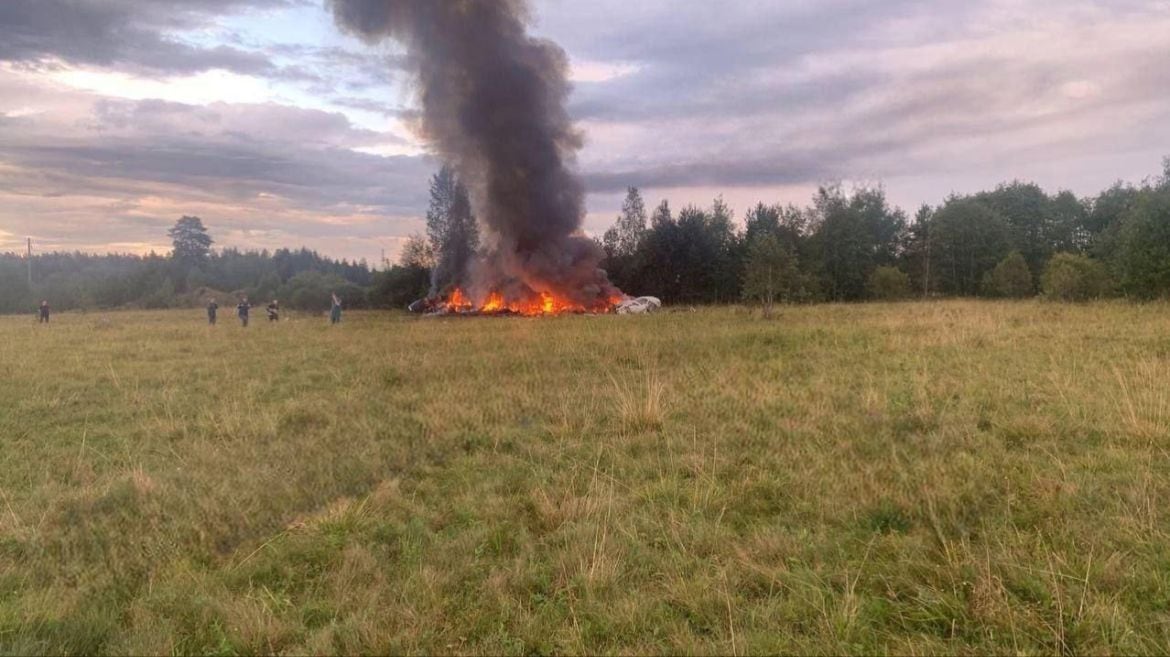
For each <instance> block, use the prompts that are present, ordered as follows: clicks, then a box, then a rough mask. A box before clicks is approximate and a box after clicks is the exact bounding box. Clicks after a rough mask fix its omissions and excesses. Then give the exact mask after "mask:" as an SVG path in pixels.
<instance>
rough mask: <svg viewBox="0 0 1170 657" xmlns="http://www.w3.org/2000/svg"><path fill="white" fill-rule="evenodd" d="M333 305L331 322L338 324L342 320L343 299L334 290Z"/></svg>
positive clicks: (330, 314) (330, 313) (330, 311)
mask: <svg viewBox="0 0 1170 657" xmlns="http://www.w3.org/2000/svg"><path fill="white" fill-rule="evenodd" d="M332 294H333V307H332V308H330V309H329V323H330V324H337V323H339V322H340V321H341V299H339V298H338V297H337V293H336V292H333V293H332Z"/></svg>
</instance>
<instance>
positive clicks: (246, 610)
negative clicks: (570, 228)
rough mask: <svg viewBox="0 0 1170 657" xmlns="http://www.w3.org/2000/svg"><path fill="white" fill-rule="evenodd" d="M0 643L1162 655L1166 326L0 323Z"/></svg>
mask: <svg viewBox="0 0 1170 657" xmlns="http://www.w3.org/2000/svg"><path fill="white" fill-rule="evenodd" d="M0 363H2V364H3V367H4V370H5V376H4V377H3V378H0V436H2V439H3V450H2V451H0V454H2V456H0V458H2V460H3V462H2V464H0V465H2V467H0V490H2V491H3V498H2V500H0V502H2V508H0V557H2V558H0V650H2V651H3V652H19V653H50V654H67V653H71V654H81V653H133V654H161V653H176V654H196V653H199V654H207V653H215V654H248V653H275V652H284V653H304V652H342V653H356V652H366V653H371V652H372V653H386V652H409V653H424V652H426V653H429V652H455V653H493V654H494V653H505V654H528V653H553V652H567V653H586V652H588V653H598V652H608V653H615V652H622V653H667V652H669V653H680V652H684V653H708V654H711V653H718V654H743V653H765V652H799V653H820V654H829V653H833V654H836V653H874V652H882V653H889V652H892V653H927V652H929V653H970V652H980V653H1008V652H1011V653H1064V654H1072V653H1110V652H1112V653H1165V652H1167V651H1170V635H1168V632H1170V611H1168V607H1167V604H1166V601H1167V600H1168V599H1170V570H1168V569H1167V568H1166V564H1167V563H1170V541H1168V540H1167V533H1168V532H1170V516H1168V512H1167V510H1166V505H1165V503H1164V501H1165V500H1166V499H1168V495H1170V461H1168V460H1167V458H1166V453H1165V446H1166V441H1167V439H1170V392H1168V391H1170V307H1167V306H1166V305H1159V304H1151V305H1145V306H1136V305H1125V304H1101V303H1097V304H1088V305H1079V306H1062V305H1056V304H1046V303H1041V302H1024V303H979V302H940V303H894V304H880V305H825V306H808V307H799V308H785V309H782V310H780V311H779V312H778V316H777V318H776V319H775V320H772V321H762V320H760V319H759V318H758V317H757V316H755V315H752V314H750V313H748V312H747V311H744V310H737V309H718V310H714V309H713V310H701V311H699V312H697V313H663V314H659V315H653V316H645V317H564V318H556V319H536V320H521V319H506V318H494V319H493V318H480V319H464V320H456V319H452V320H441V319H424V320H420V319H416V318H410V317H406V316H401V315H392V314H351V315H350V316H348V317H347V319H346V322H345V323H344V324H343V325H341V326H339V327H336V329H335V330H331V329H330V328H329V327H328V326H326V325H325V324H324V323H323V322H322V321H321V320H319V319H317V318H294V319H293V320H292V321H287V322H282V323H280V324H279V325H275V326H270V325H266V324H263V323H260V322H256V323H255V325H253V326H252V327H251V328H249V329H248V330H243V329H241V328H239V327H238V326H237V325H235V324H233V323H231V322H226V321H225V322H222V323H221V325H220V326H219V327H218V328H215V329H209V328H208V327H206V326H203V325H202V323H201V316H200V313H198V312H163V313H125V314H108V315H62V316H59V317H55V318H54V323H53V324H52V325H50V326H47V327H38V326H36V325H35V324H33V323H31V322H29V321H28V319H27V318H3V319H0Z"/></svg>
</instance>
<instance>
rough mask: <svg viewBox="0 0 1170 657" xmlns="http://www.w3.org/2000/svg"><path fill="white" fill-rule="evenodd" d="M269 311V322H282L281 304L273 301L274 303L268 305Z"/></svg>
mask: <svg viewBox="0 0 1170 657" xmlns="http://www.w3.org/2000/svg"><path fill="white" fill-rule="evenodd" d="M267 310H268V321H270V322H276V321H279V320H280V303H278V302H277V301H276V299H273V300H272V303H270V304H268V308H267Z"/></svg>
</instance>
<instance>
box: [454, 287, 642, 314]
mask: <svg viewBox="0 0 1170 657" xmlns="http://www.w3.org/2000/svg"><path fill="white" fill-rule="evenodd" d="M620 302H621V299H620V298H613V299H606V300H604V301H602V302H599V303H597V304H595V305H593V306H591V307H586V306H584V305H582V304H579V303H574V302H572V301H569V300H567V299H563V298H561V297H558V296H556V295H555V294H553V293H552V292H547V291H546V292H541V293H540V295H539V296H536V297H533V298H530V299H526V300H523V301H511V302H509V301H505V299H504V295H502V294H500V293H499V292H494V291H493V292H492V293H491V294H489V295H488V296H487V298H486V299H485V300H484V302H483V303H482V304H481V305H480V306H478V307H476V305H475V302H473V301H472V300H471V298H470V297H468V296H467V294H465V293H464V292H463V290H461V289H458V288H456V289H455V290H454V291H453V292H451V296H450V297H448V299H447V301H446V303H443V304H440V306H439V311H440V312H444V311H445V312H449V313H477V314H484V315H497V314H513V315H524V316H525V317H536V316H540V315H559V314H563V313H607V312H610V311H611V310H612V309H613V308H614V306H616V305H617V304H618V303H620Z"/></svg>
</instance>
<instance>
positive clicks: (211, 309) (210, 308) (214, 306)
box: [207, 299, 219, 326]
mask: <svg viewBox="0 0 1170 657" xmlns="http://www.w3.org/2000/svg"><path fill="white" fill-rule="evenodd" d="M218 312H219V304H218V303H216V302H215V299H212V300H211V302H210V303H208V304H207V323H208V324H211V325H212V326H215V320H216V314H217V313H218Z"/></svg>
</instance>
